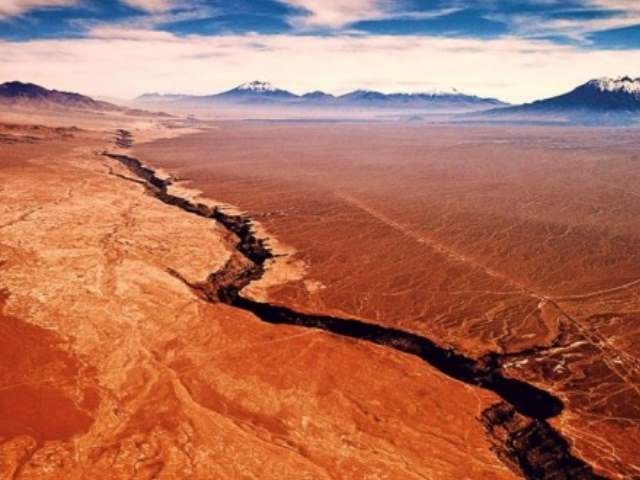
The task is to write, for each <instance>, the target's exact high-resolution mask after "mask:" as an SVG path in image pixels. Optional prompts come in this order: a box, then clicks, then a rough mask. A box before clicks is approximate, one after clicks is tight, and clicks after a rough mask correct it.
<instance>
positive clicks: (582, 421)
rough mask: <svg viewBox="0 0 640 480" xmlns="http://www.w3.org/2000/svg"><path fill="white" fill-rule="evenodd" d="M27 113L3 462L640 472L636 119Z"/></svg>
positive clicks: (46, 470)
mask: <svg viewBox="0 0 640 480" xmlns="http://www.w3.org/2000/svg"><path fill="white" fill-rule="evenodd" d="M35 120H36V118H31V117H30V118H28V119H22V120H21V121H18V120H16V119H11V120H7V121H5V122H4V123H3V124H2V128H1V129H0V291H1V294H0V304H1V318H2V323H1V324H0V360H1V361H0V411H1V412H2V418H1V419H0V476H2V478H16V479H17V478H20V479H23V478H24V479H27V478H51V479H62V478H65V479H67V478H74V479H75V478H77V479H84V478H96V479H101V478H105V479H106V478H140V479H142V478H167V479H170V478H198V479H200V478H201V479H211V478H221V479H222V478H260V479H267V478H269V479H271V478H283V479H284V478H286V479H293V478H295V479H298V478H299V479H316V478H319V479H320V478H327V479H328V478H336V479H344V478H354V479H413V478H415V479H502V478H505V479H507V478H531V479H534V478H553V479H574V478H611V479H627V478H640V457H639V456H638V453H637V452H638V451H640V393H639V392H640V390H639V386H638V385H639V381H640V373H639V370H638V369H639V367H640V365H639V359H638V356H639V354H640V351H639V349H640V347H639V345H640V327H639V326H638V320H639V313H638V312H639V311H640V253H639V252H640V216H639V213H640V189H639V188H638V184H639V180H640V178H639V177H640V170H639V164H638V162H639V156H638V153H637V152H638V140H637V139H638V132H637V130H631V129H629V130H626V129H620V128H618V129H605V128H566V127H562V128H560V127H517V126H511V127H505V126H504V125H502V126H480V125H434V124H426V123H420V122H416V123H410V122H409V123H384V122H370V123H365V122H231V121H226V122H224V121H221V122H215V123H207V124H202V125H199V126H198V127H197V129H194V127H193V125H190V126H189V128H183V127H182V126H180V125H177V124H175V123H171V122H169V121H168V120H158V119H154V120H150V121H149V122H146V123H145V122H142V121H137V122H135V123H134V122H131V121H126V120H124V119H110V120H108V121H107V120H105V119H82V120H78V121H74V119H73V118H65V119H58V120H56V122H55V123H56V125H52V122H50V121H49V119H38V121H37V122H36V121H35ZM116 128H122V129H126V130H128V131H129V132H131V134H132V136H133V140H134V141H133V145H132V147H131V148H129V147H128V146H127V145H123V144H122V143H120V145H117V144H116V142H115V140H116V133H115V130H116ZM123 147H126V148H123ZM234 219H235V220H237V222H236V223H235V224H233V223H232V220H234ZM235 220H234V221H235ZM238 222H241V223H242V222H245V223H242V225H244V226H245V227H246V228H245V229H244V230H243V229H242V228H240V227H237V225H240V224H239V223H238ZM234 225H235V226H234ZM249 231H250V233H247V232H249ZM256 239H258V240H256ZM256 242H258V243H256ZM256 245H257V246H256ZM263 246H264V248H266V249H267V250H268V253H269V255H268V256H267V257H266V258H262V257H260V256H258V257H256V256H255V255H253V256H252V253H255V252H256V251H258V250H257V249H258V247H260V248H262V247H263ZM256 258H258V260H259V261H256ZM256 265H258V267H259V268H256ZM252 268H253V270H252ZM221 272H222V273H221ZM238 284H239V285H241V288H236V290H237V291H236V290H233V289H232V290H231V292H232V294H230V295H219V293H220V292H221V291H224V292H228V291H229V290H228V287H229V285H238ZM214 287H215V288H217V290H215V288H214ZM212 288H214V290H215V291H214V294H209V293H210V292H211V291H212V290H211V289H212ZM216 292H217V293H216ZM216 295H217V296H216Z"/></svg>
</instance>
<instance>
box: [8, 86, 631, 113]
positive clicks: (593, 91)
mask: <svg viewBox="0 0 640 480" xmlns="http://www.w3.org/2000/svg"><path fill="white" fill-rule="evenodd" d="M135 104H136V105H140V106H145V107H149V106H153V107H158V106H165V107H167V108H170V107H174V106H175V107H183V108H187V109H189V108H211V109H213V110H215V109H216V108H218V107H224V106H230V107H238V106H240V107H242V106H244V107H248V108H250V109H255V108H257V107H260V106H266V107H277V108H296V107H306V108H308V109H327V110H329V109H331V110H332V111H350V110H371V111H381V110H387V111H394V112H407V113H411V112H420V113H422V112H427V111H434V112H441V111H452V112H461V113H462V114H463V115H466V117H464V118H467V119H474V120H478V119H479V120H483V119H484V120H489V121H511V119H514V118H517V119H518V120H519V121H525V122H526V121H534V120H535V121H539V120H542V121H547V120H553V121H564V122H566V121H568V122H576V123H620V122H637V121H640V78H632V77H628V76H625V77H618V78H598V79H594V80H590V81H588V82H586V83H584V84H582V85H580V86H578V87H576V88H574V89H573V90H571V91H569V92H567V93H564V94H562V95H558V96H554V97H550V98H546V99H542V100H537V101H535V102H532V103H527V104H523V105H514V106H511V105H508V104H506V103H504V102H501V101H500V100H496V99H494V98H483V97H478V96H474V95H467V94H463V93H460V92H458V91H457V90H451V91H448V92H429V93H391V94H387V93H382V92H377V91H372V90H355V91H353V92H350V93H347V94H344V95H340V96H334V95H331V94H329V93H325V92H322V91H314V92H309V93H305V94H303V95H296V94H294V93H292V92H289V91H287V90H282V89H279V88H276V87H274V86H273V85H271V84H269V83H267V82H259V81H254V82H249V83H245V84H242V85H239V86H238V87H236V88H233V89H231V90H228V91H225V92H222V93H218V94H213V95H181V94H169V95H161V94H157V93H153V94H145V95H142V96H140V97H138V98H137V99H136V100H135ZM0 106H9V107H18V106H25V107H29V108H37V109H72V110H80V111H93V112H119V113H123V114H126V115H134V116H138V115H140V116H141V115H151V113H150V112H148V111H145V110H140V109H138V108H134V109H131V108H127V107H122V106H119V105H115V104H113V103H109V102H105V101H100V100H95V99H93V98H91V97H88V96H85V95H81V94H79V93H73V92H63V91H58V90H49V89H47V88H44V87H41V86H39V85H35V84H33V83H23V82H18V81H13V82H7V83H3V84H0ZM300 111H303V110H300ZM153 115H156V116H167V114H159V113H156V114H153Z"/></svg>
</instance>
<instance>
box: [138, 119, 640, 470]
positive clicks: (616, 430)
mask: <svg viewBox="0 0 640 480" xmlns="http://www.w3.org/2000/svg"><path fill="white" fill-rule="evenodd" d="M637 138H638V137H637V131H625V130H596V129H543V128H513V129H504V128H492V127H483V128H480V127H459V128H458V127H456V128H453V127H437V126H423V125H403V126H402V127H398V126H392V125H357V124H331V123H327V124H293V123H290V124H286V123H254V124H247V123H245V124H241V123H226V124H221V125H220V126H219V127H218V128H217V129H213V130H211V131H208V132H206V133H201V134H196V135H191V136H185V137H181V138H177V139H172V140H160V141H157V142H154V143H151V144H147V145H142V146H139V147H138V148H137V149H136V154H137V155H138V156H139V157H140V158H142V159H143V160H144V161H145V162H148V163H150V164H152V165H159V166H161V167H163V168H165V169H166V170H168V171H171V172H174V173H176V174H177V175H178V176H179V177H182V178H184V179H188V180H190V181H191V183H190V185H191V186H194V187H196V188H198V189H201V190H202V191H203V192H204V194H205V195H206V196H207V197H210V198H213V199H215V200H218V201H221V202H227V203H229V204H232V205H235V206H237V207H239V208H240V209H241V210H243V211H245V212H247V215H248V216H249V217H251V218H253V219H255V220H257V221H258V222H260V224H261V227H262V228H263V229H264V230H265V231H267V232H268V233H269V234H270V235H272V236H273V237H274V238H275V239H277V240H278V241H279V242H281V243H282V244H284V245H286V246H287V249H286V250H283V253H287V254H288V256H287V257H286V261H288V262H289V263H290V264H291V265H296V266H297V267H298V269H297V270H296V269H293V268H292V269H291V272H293V271H294V270H295V271H296V272H297V273H291V272H290V275H288V276H287V275H286V274H284V275H282V276H281V278H280V279H279V280H280V282H264V284H263V285H262V287H264V288H258V287H259V285H257V286H255V287H252V291H251V293H252V295H253V296H254V298H259V299H264V298H267V299H268V300H269V301H270V302H272V303H277V304H280V305H285V306H289V307H292V308H295V309H297V310H300V311H304V312H309V313H324V314H330V315H335V316H339V317H347V318H357V319H362V320H365V321H368V322H373V323H378V324H381V325H385V326H393V327H396V328H401V329H403V330H405V331H410V332H414V333H417V334H420V335H423V336H425V337H428V338H430V339H432V340H433V341H435V342H437V343H438V344H439V345H451V346H452V347H454V348H455V349H456V350H458V351H460V352H463V353H464V354H466V355H468V356H470V357H473V358H480V357H481V356H482V355H484V354H486V353H488V352H497V353H499V354H502V358H503V362H504V364H503V365H504V368H505V371H506V372H507V373H508V374H509V375H511V376H513V377H517V378H521V379H525V380H527V381H529V382H531V383H533V384H535V385H538V386H539V387H541V388H543V389H545V390H548V391H550V392H553V393H554V394H556V395H558V396H559V397H560V398H561V399H562V400H563V401H564V403H565V410H564V411H563V413H562V415H561V416H560V417H558V418H556V419H554V420H553V421H552V424H553V425H554V426H555V427H556V428H557V429H558V430H559V431H560V432H561V433H562V434H563V435H564V436H565V438H567V439H568V440H569V441H570V442H571V445H572V446H573V451H574V452H575V453H576V454H577V455H578V456H579V457H580V458H582V459H584V460H585V461H587V463H589V464H590V465H592V466H594V467H596V469H597V471H598V472H599V473H600V474H603V475H606V476H609V477H611V478H634V477H638V476H640V461H639V458H638V455H637V452H638V451H640V444H639V443H638V441H639V439H640V431H639V430H640V427H639V424H640V394H639V386H638V382H639V381H640V373H639V370H638V369H639V367H640V364H639V359H638V356H639V355H640V350H639V345H640V341H639V340H640V327H639V326H638V325H639V323H638V320H639V314H638V312H639V311H640V215H639V213H640V189H638V184H639V180H640V170H639V168H640V164H639V162H640V158H639V157H638V154H637V147H638V142H637ZM275 249H276V251H277V250H278V248H277V247H276V248H275ZM283 261H285V260H283ZM301 266H302V267H301ZM301 268H302V269H303V271H304V274H302V275H301V274H300V269H301ZM386 354H387V353H385V355H386ZM320 355H321V356H320V357H318V358H319V359H320V358H323V359H324V355H325V354H324V353H323V352H321V353H320ZM374 357H375V356H367V357H366V361H364V362H365V364H366V365H367V366H369V365H370V364H371V361H372V359H373V358H374ZM377 368H379V367H376V370H371V371H376V372H377ZM349 369H350V370H353V367H350V368H348V370H349ZM351 373H353V371H352V372H351ZM357 377H358V378H359V379H366V381H367V382H370V381H374V382H375V381H377V378H376V377H378V374H376V375H373V376H372V377H371V378H370V377H366V374H362V373H358V374H357ZM426 385H427V384H424V385H423V386H426ZM394 388H397V387H394ZM427 388H429V389H430V392H429V394H428V395H426V396H424V398H426V397H429V398H432V399H433V400H438V399H437V396H436V393H435V392H433V391H431V387H430V386H429V387H427ZM404 394H408V392H406V391H405V392H404ZM455 395H458V394H455ZM380 398H383V399H384V398H385V397H384V395H382V397H379V400H380ZM443 398H446V399H451V398H456V399H458V398H459V399H461V404H464V403H466V402H465V401H464V400H462V397H456V396H454V394H453V393H449V394H446V395H445V397H443ZM443 398H440V399H439V400H438V401H439V402H442V401H443ZM381 401H382V402H383V403H384V405H385V406H387V407H388V406H389V405H390V402H389V401H387V400H386V399H385V400H381ZM422 401H424V400H420V401H419V402H418V403H417V404H416V405H419V406H420V407H419V408H420V409H423V408H424V407H423V405H424V404H423V403H420V402H422ZM440 405H441V408H445V409H447V408H451V407H453V406H452V405H451V402H450V401H445V403H444V404H440ZM457 407H458V404H457V403H456V405H455V409H457ZM432 414H433V412H432ZM455 416H457V413H456V414H455ZM431 418H432V420H431V421H432V422H434V418H435V415H434V416H432V417H431ZM474 422H476V420H474ZM447 423H448V422H447ZM440 425H441V426H442V424H440ZM449 426H452V425H449ZM470 426H471V425H467V426H466V427H464V428H463V430H464V429H466V428H470ZM455 428H457V427H455ZM459 433H460V434H461V433H462V431H460V432H459ZM392 437H393V438H394V439H396V440H401V441H403V439H404V437H403V434H401V433H399V432H395V433H393V434H392ZM425 461H427V460H426V458H425ZM468 475H470V478H474V474H468ZM437 478H440V477H437Z"/></svg>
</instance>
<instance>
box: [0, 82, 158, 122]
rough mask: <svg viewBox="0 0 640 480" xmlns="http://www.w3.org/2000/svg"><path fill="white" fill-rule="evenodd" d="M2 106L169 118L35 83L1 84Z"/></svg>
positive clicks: (0, 102)
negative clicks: (50, 88)
mask: <svg viewBox="0 0 640 480" xmlns="http://www.w3.org/2000/svg"><path fill="white" fill-rule="evenodd" d="M0 105H5V106H13V107H25V108H39V109H64V110H81V111H92V112H119V113H123V114H126V115H132V116H149V115H153V116H167V114H163V113H151V112H146V111H144V110H139V109H130V108H126V107H121V106H119V105H115V104H113V103H109V102H103V101H100V100H94V99H93V98H91V97H88V96H86V95H81V94H79V93H73V92H62V91H59V90H49V89H47V88H44V87H41V86H40V85H36V84H34V83H23V82H18V81H13V82H6V83H2V84H0Z"/></svg>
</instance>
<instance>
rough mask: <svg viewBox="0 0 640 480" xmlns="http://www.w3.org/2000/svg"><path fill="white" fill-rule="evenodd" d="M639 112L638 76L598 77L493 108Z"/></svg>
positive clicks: (520, 111)
mask: <svg viewBox="0 0 640 480" xmlns="http://www.w3.org/2000/svg"><path fill="white" fill-rule="evenodd" d="M634 112H640V78H635V79H634V78H631V77H619V78H597V79H594V80H590V81H588V82H587V83H584V84H582V85H580V86H578V87H576V88H575V89H573V90H571V91H570V92H567V93H565V94H562V95H558V96H556V97H551V98H546V99H543V100H538V101H535V102H533V103H528V104H525V105H518V106H515V107H508V108H502V109H498V110H495V111H494V112H492V113H497V114H510V113H517V114H526V113H532V114H545V113H549V114H558V113H573V114H574V115H575V114H578V113H583V114H588V113H590V114H603V113H607V114H624V113H634Z"/></svg>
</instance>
